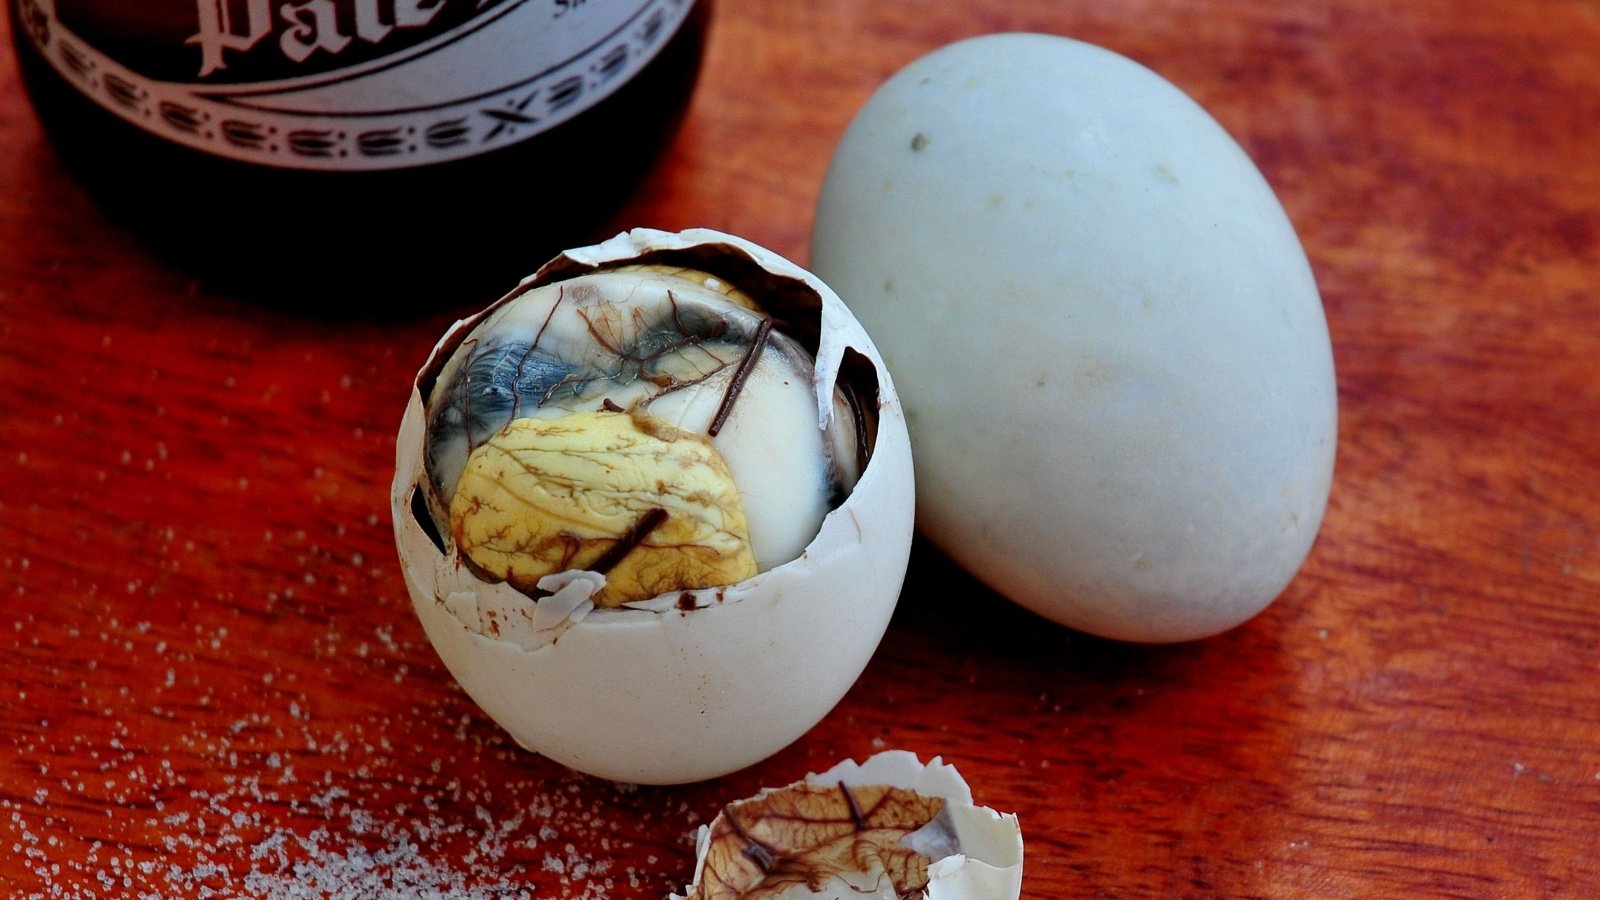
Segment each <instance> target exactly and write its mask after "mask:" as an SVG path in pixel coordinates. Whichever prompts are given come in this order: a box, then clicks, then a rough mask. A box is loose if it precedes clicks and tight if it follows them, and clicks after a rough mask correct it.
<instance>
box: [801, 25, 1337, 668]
mask: <svg viewBox="0 0 1600 900" xmlns="http://www.w3.org/2000/svg"><path fill="white" fill-rule="evenodd" d="M812 270H813V271H814V272H816V273H817V275H818V276H820V277H821V278H822V279H823V280H824V281H825V282H827V283H828V284H829V285H830V286H832V287H833V288H834V289H835V290H836V291H838V292H839V294H840V295H841V296H842V297H843V298H844V300H845V301H846V302H847V303H848V304H849V305H850V307H851V309H852V310H853V311H854V312H855V313H856V314H857V316H858V317H859V318H860V320H861V321H862V322H863V324H864V325H865V326H866V327H867V329H868V331H869V332H870V333H871V334H872V335H873V337H874V339H875V340H876V342H877V344H878V346H879V348H880V349H881V350H882V352H883V355H884V357H885V359H886V361H887V363H888V365H889V367H890V368H891V370H892V371H894V373H895V375H896V383H897V385H898V386H899V389H900V395H901V398H902V401H903V402H904V405H905V408H906V413H907V418H908V421H909V427H910V432H911V438H912V445H913V447H914V448H915V450H916V456H915V459H916V469H917V495H918V496H917V500H918V503H917V506H918V511H917V521H918V525H919V527H920V529H921V530H922V531H923V533H924V534H925V535H926V536H928V537H929V538H930V540H931V541H932V542H933V543H935V544H936V545H937V546H939V547H940V548H941V549H942V550H943V551H945V552H946V553H948V554H949V555H950V556H951V557H952V558H953V559H954V560H955V561H956V562H958V563H959V564H961V565H962V566H964V567H965V568H967V569H968V570H969V571H971V572H972V573H974V574H975V575H976V576H977V577H979V578H980V579H982V580H983V581H984V582H986V583H987V584H988V585H990V586H991V587H993V588H994V589H995V590H997V591H998V592H1000V593H1002V594H1004V595H1006V596H1007V597H1009V598H1010V599H1012V600H1014V601H1016V602H1017V603H1019V604H1021V605H1023V606H1025V607H1027V608H1030V609H1032V610H1034V611H1036V612H1038V613H1040V614H1042V615H1044V616H1047V617H1049V618H1050V619H1053V620H1055V621H1057V622H1060V623H1062V624H1065V625H1068V626H1071V627H1074V628H1077V629H1081V630H1084V631H1088V632H1091V633H1095V634H1099V635H1102V636H1106V637H1111V638H1117V639H1123V640H1130V641H1149V642H1165V641H1181V640H1188V639H1194V638H1200V637H1205V636H1208V635H1212V634H1216V633H1218V632H1221V631H1224V630H1226V629H1228V628H1231V627H1233V626H1236V625H1238V624H1240V623H1242V622H1244V621H1246V620H1247V619H1249V618H1251V617H1252V616H1254V615H1255V614H1256V613H1258V612H1260V611H1261V610H1262V609H1263V608H1265V607H1266V606H1267V605H1268V604H1269V603H1270V602H1271V601H1272V600H1273V599H1274V598H1275V597H1276V596H1277V595H1278V594H1279V593H1280V592H1282V591H1283V589H1284V588H1285V587H1286V586H1287V584H1288V583H1289V582H1290V581H1291V579H1292V578H1293V577H1294V575H1295V573H1296V572H1297V571H1298V570H1299V568H1300V566H1301V564H1302V563H1303V561H1304V560H1305V558H1306V556H1307V554H1308V553H1309V551H1310V548H1311V545H1312V542H1313V540H1314V538H1315V536H1316V534H1317V531H1318V528H1319V527H1320V523H1321V520H1322V516H1323V512H1324V509H1325V507H1326V505H1327V500H1328V493H1329V489H1330V485H1331V481H1332V476H1333V462H1334V448H1335V443H1336V433H1337V418H1338V410H1337V396H1336V390H1335V382H1334V370H1333V355H1332V348H1331V344H1330V340H1329V335H1328V328H1327V323H1326V320H1325V318H1324V314H1323V309H1322V303H1321V299H1320V297H1319V295H1318V291H1317V286H1316V282H1315V280H1314V279H1313V276H1312V272H1311V269H1310V266H1309V264H1308V262H1307V259H1306V255H1305V252H1304V250H1303V249H1302V247H1301V245H1300V242H1299V240H1298V238H1297V237H1296V234H1295V231H1294V228H1293V226H1292V225H1291V224H1290V222H1289V220H1288V217H1287V216H1286V215H1285V213H1284V211H1283V208H1282V206H1281V205H1280V204H1279V202H1278V200H1277V198H1276V196H1275V195H1274V193H1273V191H1272V189H1271V188H1270V187H1269V186H1268V184H1267V182H1266V180H1265V179H1264V178H1263V176H1262V175H1261V173H1260V172H1259V171H1258V170H1257V168H1256V167H1255V165H1254V164H1253V163H1252V162H1251V160H1250V159H1249V157H1248V156H1246V154H1245V153H1244V151H1243V150H1242V149H1241V148H1240V147H1239V145H1238V144H1236V143H1235V142H1234V141H1233V139H1232V138H1230V137H1229V135H1228V134H1227V133H1226V132H1225V131H1224V130H1223V128H1222V127H1221V126H1220V125H1219V124H1218V123H1217V122H1216V121H1215V120H1214V119H1212V118H1211V116H1210V115H1208V114H1207V113H1206V112H1205V110H1203V109H1202V108H1201V107H1200V106H1199V105H1198V104H1196V103H1195V102H1194V101H1193V100H1191V99H1190V98H1189V97H1188V96H1186V95H1185V94H1184V93H1183V92H1182V91H1180V90H1179V89H1178V88H1176V87H1175V86H1174V85H1172V84H1170V83H1169V82H1167V81H1165V80H1164V79H1162V78H1161V77H1160V76H1158V75H1156V74H1155V73H1154V72H1152V71H1150V70H1149V69H1147V68H1145V67H1143V66H1141V65H1139V64H1138V63H1135V62H1133V61H1131V60H1129V59H1127V58H1125V57H1122V56H1119V55H1117V54H1115V53H1113V52H1110V51H1108V50H1105V49H1102V48H1098V47H1095V46H1092V45H1089V44H1085V43H1082V42H1078V41H1074V40H1071V39H1068V38H1063V37H1056V36H1050V35H1040V34H997V35H989V36H985V37H979V38H972V39H968V40H964V41H961V42H958V43H954V44H951V45H948V46H946V47H944V48H942V49H939V50H936V51H934V52H933V53H930V54H929V55H927V56H925V57H923V58H921V59H918V60H916V61H915V62H913V63H911V64H910V65H908V66H907V67H906V68H904V69H903V70H901V71H900V72H898V73H897V74H895V75H894V76H893V77H892V78H890V79H889V80H888V81H887V82H886V83H885V84H884V85H883V86H882V87H881V88H880V89H879V90H878V91H877V92H876V93H875V94H874V95H873V96H872V97H871V99H870V100H869V101H868V103H867V104H866V106H865V107H864V108H863V109H862V110H861V111H860V113H859V114H858V115H857V117H856V118H855V120H854V121H853V122H852V123H851V124H850V126H849V128H848V130H847V131H846V133H845V135H844V137H843V139H842V140H841V142H840V144H839V146H838V148H837V150H836V152H835V155H834V157H833V159H832V161H831V163H830V165H829V168H828V173H827V178H826V180H825V183H824V186H823V189H822V193H821V196H820V198H819V201H818V204H817V214H816V221H815V225H814V232H813V235H812Z"/></svg>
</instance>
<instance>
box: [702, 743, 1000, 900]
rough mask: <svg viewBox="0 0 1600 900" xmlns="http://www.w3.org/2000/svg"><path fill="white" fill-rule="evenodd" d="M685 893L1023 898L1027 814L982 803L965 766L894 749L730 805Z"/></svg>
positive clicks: (705, 897)
mask: <svg viewBox="0 0 1600 900" xmlns="http://www.w3.org/2000/svg"><path fill="white" fill-rule="evenodd" d="M696 844H697V847H698V860H697V862H696V864H695V876H694V883H693V884H692V885H690V887H689V889H688V893H687V895H685V896H682V897H679V896H677V895H674V898H675V900H758V898H759V900H785V898H788V900H800V898H804V897H828V898H833V900H845V898H849V897H873V898H880V900H910V898H926V900H1015V898H1016V897H1018V896H1019V895H1020V894H1021V891H1022V831H1021V830H1020V828H1019V827H1018V824H1017V817H1016V816H1014V815H1010V814H1007V813H998V812H995V811H994V810H992V809H989V808H987V807H982V806H977V805H975V804H974V803H973V800H972V791H971V789H970V788H968V787H967V783H966V781H965V780H963V779H962V777H961V775H960V774H959V773H958V772H956V770H955V768H954V767H952V766H950V765H947V764H945V763H943V762H941V761H940V760H939V759H938V758H937V757H935V758H934V759H933V760H932V761H931V762H929V763H928V764H927V765H923V764H922V763H921V762H920V761H919V760H918V759H917V757H916V755H915V754H913V753H910V752H908V751H905V750H888V751H884V752H882V753H878V754H876V755H874V756H872V757H870V758H868V759H867V761H866V762H863V763H860V764H857V763H856V762H854V761H850V760H847V761H845V762H842V763H840V764H839V765H837V766H834V767H833V768H832V769H829V770H828V771H826V772H822V773H814V774H811V775H807V776H806V777H805V779H803V780H801V781H797V782H795V783H794V784H790V785H787V786H785V787H781V788H771V789H768V790H765V791H762V792H761V793H759V794H757V795H755V796H754V797H749V798H747V799H744V800H739V801H736V802H734V803H730V804H728V806H727V807H725V808H724V809H723V810H722V812H721V813H720V814H719V815H718V816H717V817H716V819H714V820H712V822H711V824H710V825H706V826H702V827H701V828H700V831H699V834H698V836H697V840H696Z"/></svg>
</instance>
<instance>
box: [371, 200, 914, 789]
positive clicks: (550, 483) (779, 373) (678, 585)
mask: <svg viewBox="0 0 1600 900" xmlns="http://www.w3.org/2000/svg"><path fill="white" fill-rule="evenodd" d="M391 499H392V502H393V512H394V521H395V532H396V541H397V544H398V547H399V551H400V556H401V560H402V563H403V571H404V575H405V578H406V583H407V586H408V587H409V589H410V592H411V598H412V603H413V607H414V609H415V610H416V612H417V615H418V617H419V619H420V620H421V622H422V624H423V627H424V629H425V630H426V631H427V633H428V636H429V638H430V640H431V641H432V642H433V645H434V647H435V649H436V650H437V651H438V652H439V655H440V657H441V658H442V659H443V661H444V663H445V665H446V667H448V668H449V670H450V672H451V674H452V675H454V676H455V678H456V680H457V681H458V682H460V684H461V685H462V687H463V688H465V690H466V691H467V693H468V694H469V695H470V696H471V697H472V698H473V700H474V701H476V702H477V703H478V705H479V706H481V707H482V708H483V710H484V711H485V712H487V713H488V714H489V715H490V717H492V718H493V719H494V720H495V721H496V722H498V723H499V724H500V725H501V726H503V727H504V728H505V729H506V730H507V731H508V732H509V733H510V734H511V735H512V737H513V738H515V739H516V740H517V741H518V742H519V743H521V744H522V745H523V746H525V747H527V748H529V749H531V750H534V751H536V752H538V753H541V754H543V755H545V756H547V757H549V758H551V759H553V760H555V761H557V762H560V763H562V764H565V765H567V766H570V767H571V768H574V769H577V770H579V771H583V772H587V773H590V774H593V775H598V776H601V777H605V778H611V779H615V780H619V781H627V782H635V783H675V782H687V781H695V780H700V779H705V778H711V777H715V776H718V775H721V774H725V773H727V772H731V771H733V770H735V769H739V768H742V767H743V766H746V765H749V764H751V763H754V762H757V761H759V760H760V759H763V758H764V757H766V756H768V755H770V754H771V753H774V752H776V751H777V750H779V749H781V748H782V747H784V746H785V745H787V744H788V743H789V742H791V741H793V740H794V739H795V738H797V737H799V736H800V735H801V734H802V733H804V732H805V731H806V730H807V729H809V728H810V727H811V726H812V725H813V724H815V723H816V722H817V721H818V720H819V719H821V718H822V716H823V715H825V714H826V713H827V712H828V711H829V710H830V709H831V708H832V707H833V706H834V704H835V703H837V702H838V700H839V699H840V698H841V697H842V696H843V695H844V693H845V691H846V690H848V689H849V687H850V685H851V684H852V683H853V682H854V680H855V678H856V676H857V675H859V674H860V672H861V670H862V668H863V667H864V666H865V665H866V662H867V659H868V657H869V656H870V655H871V653H872V652H873V650H874V649H875V648H876V646H877V644H878V641H879V640H880V638H881V637H882V635H883V631H884V628H885V627H886V626H887V624H888V619H889V615H890V613H891V612H892V610H893V608H894V604H895V600H896V598H897V596H898V594H899V589H900V585H901V581H902V579H903V577H904V575H905V567H906V559H907V555H908V553H909V548H910V540H911V528H912V524H911V519H912V475H911V459H910V448H909V443H908V438H907V435H906V429H905V424H904V420H903V418H902V415H901V412H900V407H899V403H898V401H897V400H896V399H895V394H894V388H893V386H892V385H891V383H890V381H889V377H888V374H887V372H885V371H884V368H883V364H882V362H881V360H880V358H879V356H878V353H877V350H876V349H875V348H874V347H873V345H872V343H871V341H870V340H869V339H868V337H867V335H866V333H865V332H864V331H863V330H862V328H861V326H860V325H859V324H858V323H857V322H856V321H855V319H854V318H853V317H852V316H851V314H850V313H849V311H848V310H846V309H845V307H844V306H843V304H842V303H840V302H839V300H838V298H837V297H836V296H835V295H834V294H833V292H832V291H830V290H829V289H828V288H827V287H826V286H825V285H823V284H822V283H821V282H820V281H818V280H817V279H816V278H815V277H814V276H812V275H810V274H809V273H807V272H805V271H804V270H802V269H799V268H798V267H796V266H794V265H793V264H792V263H790V262H788V261H787V260H784V259H782V258H780V257H778V256H776V255H774V254H772V253H771V252H769V251H767V250H764V249H762V248H760V247H757V246H755V245H753V244H750V243H748V242H746V241H743V240H740V239H738V238H735V237H731V236H728V235H724V234H719V233H717V232H711V231H703V230H697V231H688V232H682V233H679V234H670V233H665V232H659V231H651V230H646V229H640V230H636V231H632V232H629V233H626V234H623V235H619V236H618V237H616V238H613V239H612V240H610V241H607V242H605V243H602V244H598V245H595V246H592V247H586V248H582V249H578V250H570V251H567V252H566V253H564V254H562V255H561V256H559V257H557V258H556V259H555V260H554V261H552V262H551V263H549V264H548V265H546V266H545V267H544V268H542V269H540V271H539V272H538V273H537V274H535V275H534V276H532V277H530V278H529V279H527V280H526V281H524V282H523V283H522V284H521V285H520V286H519V287H518V288H517V289H516V290H515V291H513V292H512V293H510V294H509V295H507V296H506V297H504V298H502V299H501V300H499V301H498V302H496V303H494V304H493V305H491V306H490V307H489V308H488V309H486V310H484V311H483V312H482V313H480V314H479V315H477V316H475V317H473V318H471V319H468V320H466V321H463V322H459V323H457V324H456V326H455V327H454V328H452V329H451V330H450V331H449V332H448V333H447V334H446V335H445V337H444V338H443V340H441V341H440V343H439V345H438V346H437V347H436V348H435V350H434V353H433V356H432V357H431V358H430V360H429V361H428V363H427V364H426V365H425V366H424V367H423V369H422V371H421V373H420V374H419V375H418V378H417V382H416V390H415V391H414V393H413V396H412V398H411V403H410V405H409V407H408V408H407V411H406V415H405V419H404V421H403V422H402V424H401V429H400V437H399V441H398V470H397V473H396V478H395V485H394V490H393V495H392V498H391Z"/></svg>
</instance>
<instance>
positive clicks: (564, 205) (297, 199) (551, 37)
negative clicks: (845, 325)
mask: <svg viewBox="0 0 1600 900" xmlns="http://www.w3.org/2000/svg"><path fill="white" fill-rule="evenodd" d="M8 3H9V8H10V12H11V22H12V39H13V40H12V42H13V44H14V45H15V47H16V53H17V60H18V64H19V67H20V69H21V72H22V76H23V82H24V84H25V85H26V88H27V91H28V94H29V96H30V99H31V100H32V102H33V105H34V108H35V110H36V112H37V114H38V117H39V119H40V121H41V122H42V123H43V125H44V128H45V131H46V133H47V134H48V135H49V137H50V140H51V142H52V143H53V144H54V146H55V147H56V150H57V152H58V154H59V156H60V158H61V159H62V160H63V162H64V163H65V164H66V166H67V167H68V168H69V169H70V170H71V172H72V173H73V174H74V175H75V176H76V177H77V179H78V180H79V181H81V183H82V184H83V185H84V187H85V188H86V189H87V190H88V191H89V193H90V194H91V195H92V196H93V197H94V198H95V199H96V200H97V201H98V202H99V203H100V205H101V206H102V207H103V208H104V209H106V210H107V211H108V213H110V215H111V216H112V217H113V218H115V219H116V220H117V221H118V222H120V223H122V224H123V225H124V226H125V227H127V228H128V229H129V230H131V231H133V232H134V233H136V234H137V235H139V236H140V237H141V238H142V239H144V240H145V241H146V243H147V244H148V245H149V246H150V247H152V248H153V249H154V250H155V251H156V252H157V253H159V254H160V255H162V256H165V257H167V258H169V259H171V260H172V261H174V262H176V263H177V264H179V265H181V266H183V267H184V268H185V269H187V270H188V271H190V272H192V273H194V274H195V275H197V276H198V277H200V278H201V279H202V280H204V281H207V282H209V283H211V284H212V285H214V286H216V287H219V288H221V289H224V290H229V291H235V292H240V293H244V294H247V295H251V296H255V297H259V298H263V299H265V300H267V301H268V302H273V303H278V304H283V305H290V306H309V307H313V308H330V306H331V307H336V308H343V309H363V310H382V309H384V308H389V307H408V308H416V307H425V306H430V305H440V304H451V303H457V302H464V301H465V302H470V301H472V300H473V299H476V297H475V296H474V295H476V294H479V293H483V294H485V295H492V294H497V293H499V292H502V291H503V290H504V289H505V288H506V287H508V286H509V285H510V284H512V283H514V282H515V279H516V278H518V277H520V276H522V275H525V274H528V273H529V272H531V271H532V270H533V269H534V268H535V267H537V266H538V265H539V264H541V263H542V262H544V261H545V260H546V259H547V258H548V257H550V256H551V255H552V254H553V253H554V252H556V251H558V250H560V249H563V248H565V247H568V246H574V245H579V244H582V243H586V242H588V241H590V240H593V239H594V238H596V237H599V236H601V235H600V234H599V233H598V230H599V229H601V228H603V227H606V226H607V225H608V217H609V216H610V215H611V214H612V213H613V212H614V211H615V210H616V208H617V207H618V206H619V205H620V204H621V203H622V202H623V201H624V200H625V199H626V198H627V196H628V195H629V193H630V192H631V190H632V189H633V188H634V187H635V186H636V184H637V181H638V179H639V178H640V177H641V176H642V175H643V173H644V172H645V170H646V169H647V168H648V166H649V164H650V163H651V162H652V160H653V159H654V158H655V156H656V155H657V152H658V150H659V149H660V148H661V147H662V145H663V144H664V143H665V142H666V141H667V139H668V138H669V137H670V136H671V134H672V132H673V130H674V129H675V127H676V125H677V123H678V121H679V120H680V119H681V117H682V113H683V110H684V108H685V106H686V105H687V102H688V98H689V95H690V93H691V91H692V89H693V87H694V84H695V81H696V78H697V75H698V72H699V68H700V61H701V57H702V53H703V49H704V43H705V33H706V28H707V25H708V21H709V18H710V9H709V0H144V2H140V3H124V2H120V0H54V2H48V0H8ZM624 224H630V225H631V224H645V223H624ZM441 291H445V292H449V293H448V294H445V295H442V296H441V294H440V293H439V292H441Z"/></svg>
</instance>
